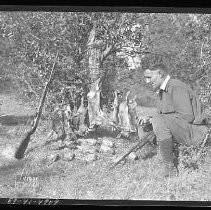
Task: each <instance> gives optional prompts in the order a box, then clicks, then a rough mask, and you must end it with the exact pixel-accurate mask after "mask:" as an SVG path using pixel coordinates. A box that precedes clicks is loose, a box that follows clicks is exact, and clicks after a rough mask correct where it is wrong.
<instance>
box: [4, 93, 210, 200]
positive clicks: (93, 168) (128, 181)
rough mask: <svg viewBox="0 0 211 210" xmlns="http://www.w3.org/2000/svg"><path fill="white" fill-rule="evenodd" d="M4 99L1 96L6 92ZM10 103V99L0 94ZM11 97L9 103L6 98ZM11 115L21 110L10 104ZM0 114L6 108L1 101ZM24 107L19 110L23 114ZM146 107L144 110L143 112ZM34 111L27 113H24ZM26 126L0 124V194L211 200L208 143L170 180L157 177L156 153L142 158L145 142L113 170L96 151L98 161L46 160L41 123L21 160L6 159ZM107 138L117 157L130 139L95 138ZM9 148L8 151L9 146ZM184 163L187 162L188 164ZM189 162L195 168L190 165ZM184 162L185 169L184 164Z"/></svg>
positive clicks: (107, 158) (44, 130) (108, 158)
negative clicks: (0, 109) (198, 154)
mask: <svg viewBox="0 0 211 210" xmlns="http://www.w3.org/2000/svg"><path fill="white" fill-rule="evenodd" d="M5 97H6V96H5ZM4 100H5V101H6V103H8V104H11V102H12V101H14V100H15V99H13V98H12V99H11V98H9V99H8V98H7V97H6V98H4ZM11 100H12V101H11ZM11 107H12V110H13V114H16V113H17V112H18V113H19V111H20V110H22V111H23V107H22V105H20V104H16V105H14V103H13V106H11ZM3 108H4V109H2V113H6V111H7V112H10V111H11V110H8V109H9V108H8V106H6V105H4V107H3ZM26 110H27V107H25V110H24V114H26V113H27V111H26ZM147 111H149V110H147ZM31 112H33V110H30V111H29V114H30V113H31ZM27 129H28V127H27V126H3V125H2V126H1V127H0V149H1V159H0V197H1V198H8V197H17V198H23V197H24V198H55V199H58V198H59V199H96V200H107V199H112V200H119V199H121V200H122V199H123V200H165V201H169V200H171V201H210V200H211V167H210V166H211V165H210V164H211V150H210V146H207V147H206V149H205V151H204V153H203V156H200V157H198V158H197V157H196V154H195V153H192V158H191V159H190V158H188V157H186V156H180V159H181V160H183V161H181V162H180V164H179V169H180V174H179V176H178V177H174V178H166V179H164V178H162V177H161V176H160V172H161V170H162V167H161V159H160V156H159V154H158V155H154V156H153V157H150V158H146V155H147V153H148V152H149V150H150V149H155V148H153V147H152V146H150V145H147V146H146V147H145V148H143V149H142V150H139V151H138V152H137V154H138V156H139V159H138V160H136V161H132V160H127V161H126V162H124V163H121V164H119V165H118V166H116V168H114V169H113V170H109V167H110V166H111V165H112V164H113V161H112V155H111V156H106V155H103V154H100V153H99V154H98V156H99V158H98V160H96V161H94V162H91V163H86V162H83V161H81V160H73V161H69V162H67V161H64V160H62V159H61V160H59V161H57V162H54V163H52V164H50V162H49V161H48V159H47V158H46V156H47V155H49V154H50V153H52V150H50V149H49V146H50V144H46V142H47V141H48V138H47V133H48V132H49V131H48V129H47V126H46V124H45V123H44V122H43V123H41V125H40V126H39V128H38V130H37V132H36V133H35V134H34V135H33V138H32V141H31V142H30V144H29V148H28V150H27V153H26V157H25V158H24V159H23V160H20V161H17V160H16V161H15V160H13V159H11V160H10V159H8V158H6V157H5V155H4V154H5V149H6V148H7V154H8V153H9V154H12V153H13V148H14V146H16V145H18V143H19V142H20V140H21V137H22V136H23V134H24V132H26V130H27ZM102 139H110V140H111V141H113V142H114V144H115V146H116V155H117V156H118V155H123V154H124V153H125V152H126V151H127V150H128V149H129V148H131V147H132V146H133V144H134V142H130V141H129V140H126V139H116V138H114V137H110V136H104V137H100V138H98V141H102ZM10 148H11V149H10ZM188 161H189V162H188ZM190 162H191V163H193V164H192V165H195V166H196V165H197V166H198V168H196V169H193V167H191V164H190ZM187 163H188V164H189V167H185V166H186V165H188V164H187Z"/></svg>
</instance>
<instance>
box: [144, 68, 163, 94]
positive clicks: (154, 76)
mask: <svg viewBox="0 0 211 210" xmlns="http://www.w3.org/2000/svg"><path fill="white" fill-rule="evenodd" d="M144 78H145V81H146V83H147V84H150V85H152V88H153V90H154V91H156V90H157V89H159V88H160V86H161V84H162V83H163V77H162V75H161V73H160V70H159V69H158V70H153V71H151V70H149V69H147V70H146V71H145V72H144Z"/></svg>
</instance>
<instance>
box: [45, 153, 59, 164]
mask: <svg viewBox="0 0 211 210" xmlns="http://www.w3.org/2000/svg"><path fill="white" fill-rule="evenodd" d="M60 158H61V157H60V155H59V154H58V153H56V154H50V155H48V156H47V159H48V160H49V161H50V162H51V163H52V162H56V161H58V160H59V159H60Z"/></svg>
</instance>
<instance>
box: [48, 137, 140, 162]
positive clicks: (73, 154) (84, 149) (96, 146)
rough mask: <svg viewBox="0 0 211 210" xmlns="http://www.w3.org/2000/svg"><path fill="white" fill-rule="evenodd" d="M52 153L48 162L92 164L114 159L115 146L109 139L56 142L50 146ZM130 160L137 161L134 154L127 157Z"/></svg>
mask: <svg viewBox="0 0 211 210" xmlns="http://www.w3.org/2000/svg"><path fill="white" fill-rule="evenodd" d="M51 150H53V151H54V152H53V153H51V154H50V155H48V159H49V160H50V162H56V161H58V160H64V161H72V160H74V159H78V160H81V161H85V162H93V161H95V160H97V159H99V158H100V157H102V155H103V156H106V157H111V159H116V158H115V156H116V152H115V145H114V143H113V142H112V141H111V140H109V139H100V140H99V139H98V140H96V139H78V140H77V141H61V140H60V141H57V142H54V143H52V144H51ZM128 159H130V160H137V159H138V156H137V154H136V153H135V152H132V153H130V155H129V156H128Z"/></svg>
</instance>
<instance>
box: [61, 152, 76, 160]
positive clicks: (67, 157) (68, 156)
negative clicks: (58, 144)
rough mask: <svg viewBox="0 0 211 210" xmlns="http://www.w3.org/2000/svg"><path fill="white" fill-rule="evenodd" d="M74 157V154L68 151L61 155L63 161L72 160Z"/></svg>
mask: <svg viewBox="0 0 211 210" xmlns="http://www.w3.org/2000/svg"><path fill="white" fill-rule="evenodd" d="M74 157H75V154H74V152H73V151H71V150H69V151H65V152H64V153H63V159H64V160H66V161H71V160H73V159H74Z"/></svg>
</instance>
